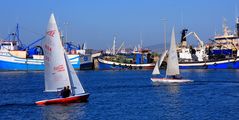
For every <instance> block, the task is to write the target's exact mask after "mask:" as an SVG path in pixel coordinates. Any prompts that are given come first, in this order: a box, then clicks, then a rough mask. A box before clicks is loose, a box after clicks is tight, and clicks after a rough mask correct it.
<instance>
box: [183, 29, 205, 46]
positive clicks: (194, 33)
mask: <svg viewBox="0 0 239 120" xmlns="http://www.w3.org/2000/svg"><path fill="white" fill-rule="evenodd" d="M191 34H193V36H194V37H195V38H196V39H197V40H198V42H199V44H200V47H202V48H203V47H204V43H203V41H202V40H201V39H200V38H199V37H198V35H197V33H196V32H190V33H188V34H187V35H185V36H184V38H186V37H188V36H189V35H191Z"/></svg>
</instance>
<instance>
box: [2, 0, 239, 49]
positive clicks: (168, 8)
mask: <svg viewBox="0 0 239 120" xmlns="http://www.w3.org/2000/svg"><path fill="white" fill-rule="evenodd" d="M237 6H239V0H1V5H0V16H1V17H0V19H1V20H0V38H2V39H4V38H6V37H7V35H8V33H10V32H13V31H14V30H15V26H16V24H17V23H18V24H19V26H20V29H19V30H20V38H21V41H22V42H23V43H24V44H30V43H31V42H33V41H35V40H37V39H39V38H41V37H42V36H43V35H44V34H45V31H46V27H47V24H48V20H49V17H50V14H51V13H54V14H55V17H56V21H57V24H58V26H59V29H60V30H61V31H62V32H63V34H64V35H65V37H66V36H67V41H73V42H75V43H80V44H82V43H84V42H85V43H86V44H87V47H88V48H93V49H106V48H110V47H111V46H112V43H113V36H117V41H116V45H117V46H120V44H121V43H122V42H123V41H124V42H125V45H126V47H134V46H136V45H138V44H140V39H142V41H143V46H145V47H147V46H151V45H156V44H164V34H163V33H164V25H166V33H167V35H166V38H167V42H169V40H170V36H171V31H172V28H173V27H175V32H176V39H177V42H179V41H180V36H181V33H180V32H181V30H182V29H183V28H188V29H189V32H191V31H192V32H196V33H197V34H198V35H199V37H200V38H201V39H202V40H203V41H204V42H209V39H210V38H212V37H213V36H214V35H215V33H217V34H222V23H223V18H225V19H226V20H227V25H228V26H229V28H230V29H232V30H234V28H235V19H236V16H239V11H238V10H239V8H237ZM188 41H190V42H191V43H192V44H195V43H197V41H196V40H195V39H194V38H193V37H188ZM190 42H189V43H190Z"/></svg>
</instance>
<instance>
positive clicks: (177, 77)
mask: <svg viewBox="0 0 239 120" xmlns="http://www.w3.org/2000/svg"><path fill="white" fill-rule="evenodd" d="M172 78H173V79H182V78H183V77H182V76H180V75H172Z"/></svg>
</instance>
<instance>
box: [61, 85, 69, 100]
mask: <svg viewBox="0 0 239 120" xmlns="http://www.w3.org/2000/svg"><path fill="white" fill-rule="evenodd" d="M70 95H71V90H70V87H69V86H67V87H64V88H63V89H62V90H61V97H62V98H66V97H69V96H70Z"/></svg>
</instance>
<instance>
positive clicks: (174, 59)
mask: <svg viewBox="0 0 239 120" xmlns="http://www.w3.org/2000/svg"><path fill="white" fill-rule="evenodd" d="M165 55H166V53H164V54H163V55H162V56H161V58H160V60H159V62H158V64H156V65H155V67H156V68H155V70H154V71H153V74H160V72H159V70H157V69H159V67H158V65H160V64H161V63H162V62H161V61H163V60H162V59H163V58H164V56H165ZM179 75H180V71H179V64H178V55H177V51H176V41H175V33H174V28H173V30H172V36H171V45H170V49H169V52H168V60H167V69H166V76H165V77H164V78H156V77H153V78H151V80H152V81H153V82H163V83H183V82H192V80H188V79H183V78H182V77H181V76H179Z"/></svg>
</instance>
